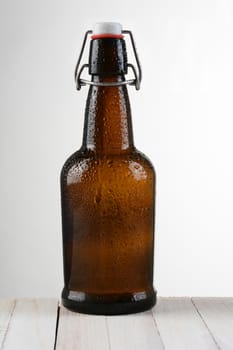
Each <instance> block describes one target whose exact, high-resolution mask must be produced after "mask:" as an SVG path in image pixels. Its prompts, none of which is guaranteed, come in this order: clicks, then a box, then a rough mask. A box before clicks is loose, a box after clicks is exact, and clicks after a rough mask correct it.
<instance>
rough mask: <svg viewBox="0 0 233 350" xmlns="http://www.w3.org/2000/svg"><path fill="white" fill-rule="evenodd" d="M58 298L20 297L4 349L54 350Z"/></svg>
mask: <svg viewBox="0 0 233 350" xmlns="http://www.w3.org/2000/svg"><path fill="white" fill-rule="evenodd" d="M57 304H58V302H57V300H56V299H20V300H17V301H16V304H15V308H14V312H13V315H12V317H11V319H10V322H9V326H8V329H7V332H6V335H5V340H4V347H3V349H4V350H16V349H17V350H29V349H30V350H42V349H43V350H52V349H53V347H54V339H55V329H56V320H57Z"/></svg>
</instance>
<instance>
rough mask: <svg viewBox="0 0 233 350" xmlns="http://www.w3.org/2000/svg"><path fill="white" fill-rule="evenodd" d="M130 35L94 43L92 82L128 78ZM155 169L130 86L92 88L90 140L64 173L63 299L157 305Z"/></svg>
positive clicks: (131, 307) (112, 309) (133, 307)
mask: <svg viewBox="0 0 233 350" xmlns="http://www.w3.org/2000/svg"><path fill="white" fill-rule="evenodd" d="M126 72H127V58H126V51H125V42H124V40H123V39H116V38H102V39H94V40H92V42H91V49H90V58H89V73H90V74H91V75H92V81H93V82H94V83H98V82H108V83H109V82H110V83H114V82H122V81H124V80H125V74H126ZM154 197H155V172H154V169H153V166H152V164H151V162H150V161H149V160H148V158H146V157H145V156H144V155H143V154H142V153H141V152H139V151H138V150H137V149H136V148H135V146H134V144H133V133H132V123H131V112H130V105H129V99H128V93H127V87H126V85H121V86H95V85H94V86H90V89H89V94H88V98H87V103H86V112H85V125H84V136H83V144H82V147H81V149H80V150H79V151H77V152H75V153H74V154H73V155H72V156H71V157H70V158H69V159H68V160H67V161H66V163H65V164H64V166H63V169H62V172H61V198H62V228H63V258H64V282H65V286H64V289H63V292H62V303H63V305H64V306H66V307H67V308H69V309H72V310H74V311H78V312H84V313H90V314H105V315H112V314H125V313H134V312H139V311H143V310H147V309H149V308H151V307H152V306H153V305H154V304H155V301H156V294H155V291H154V289H153V251H154Z"/></svg>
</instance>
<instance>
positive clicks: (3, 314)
mask: <svg viewBox="0 0 233 350" xmlns="http://www.w3.org/2000/svg"><path fill="white" fill-rule="evenodd" d="M14 307H15V301H14V300H13V299H11V300H7V299H5V300H4V299H2V300H0V349H2V347H3V343H4V339H5V336H6V332H7V329H8V326H9V323H10V319H11V316H12V313H13V311H14Z"/></svg>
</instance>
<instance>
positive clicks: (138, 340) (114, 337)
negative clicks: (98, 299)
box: [107, 311, 164, 350]
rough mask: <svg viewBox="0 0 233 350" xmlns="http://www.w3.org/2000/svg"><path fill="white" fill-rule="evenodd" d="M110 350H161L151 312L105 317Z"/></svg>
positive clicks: (162, 347)
mask: <svg viewBox="0 0 233 350" xmlns="http://www.w3.org/2000/svg"><path fill="white" fill-rule="evenodd" d="M107 323H108V329H109V337H110V345H111V347H110V349H111V350H119V349H120V350H142V349H143V350H155V349H156V350H163V349H164V346H163V344H162V342H161V339H160V336H159V333H158V330H157V328H156V324H155V322H154V319H153V315H152V312H151V311H147V312H142V313H138V314H132V315H125V316H111V317H109V316H108V317H107Z"/></svg>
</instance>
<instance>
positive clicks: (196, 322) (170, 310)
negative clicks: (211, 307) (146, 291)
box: [152, 298, 219, 350]
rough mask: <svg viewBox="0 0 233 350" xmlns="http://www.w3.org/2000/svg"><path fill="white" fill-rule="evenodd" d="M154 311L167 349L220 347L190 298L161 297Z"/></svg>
mask: <svg viewBox="0 0 233 350" xmlns="http://www.w3.org/2000/svg"><path fill="white" fill-rule="evenodd" d="M152 311H153V315H154V318H155V321H156V324H157V327H158V330H159V333H160V336H161V338H162V341H163V343H164V346H165V349H166V350H183V349H185V350H187V349H189V350H197V349H198V350H216V349H219V348H218V346H217V345H216V343H215V341H214V339H213V338H212V336H211V334H210V332H209V331H208V329H207V328H206V326H205V324H204V322H203V321H202V319H201V317H200V316H199V314H198V312H197V310H196V308H195V307H194V305H193V303H192V301H191V299H190V298H159V300H158V304H157V306H156V307H155V308H153V310H152Z"/></svg>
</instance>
